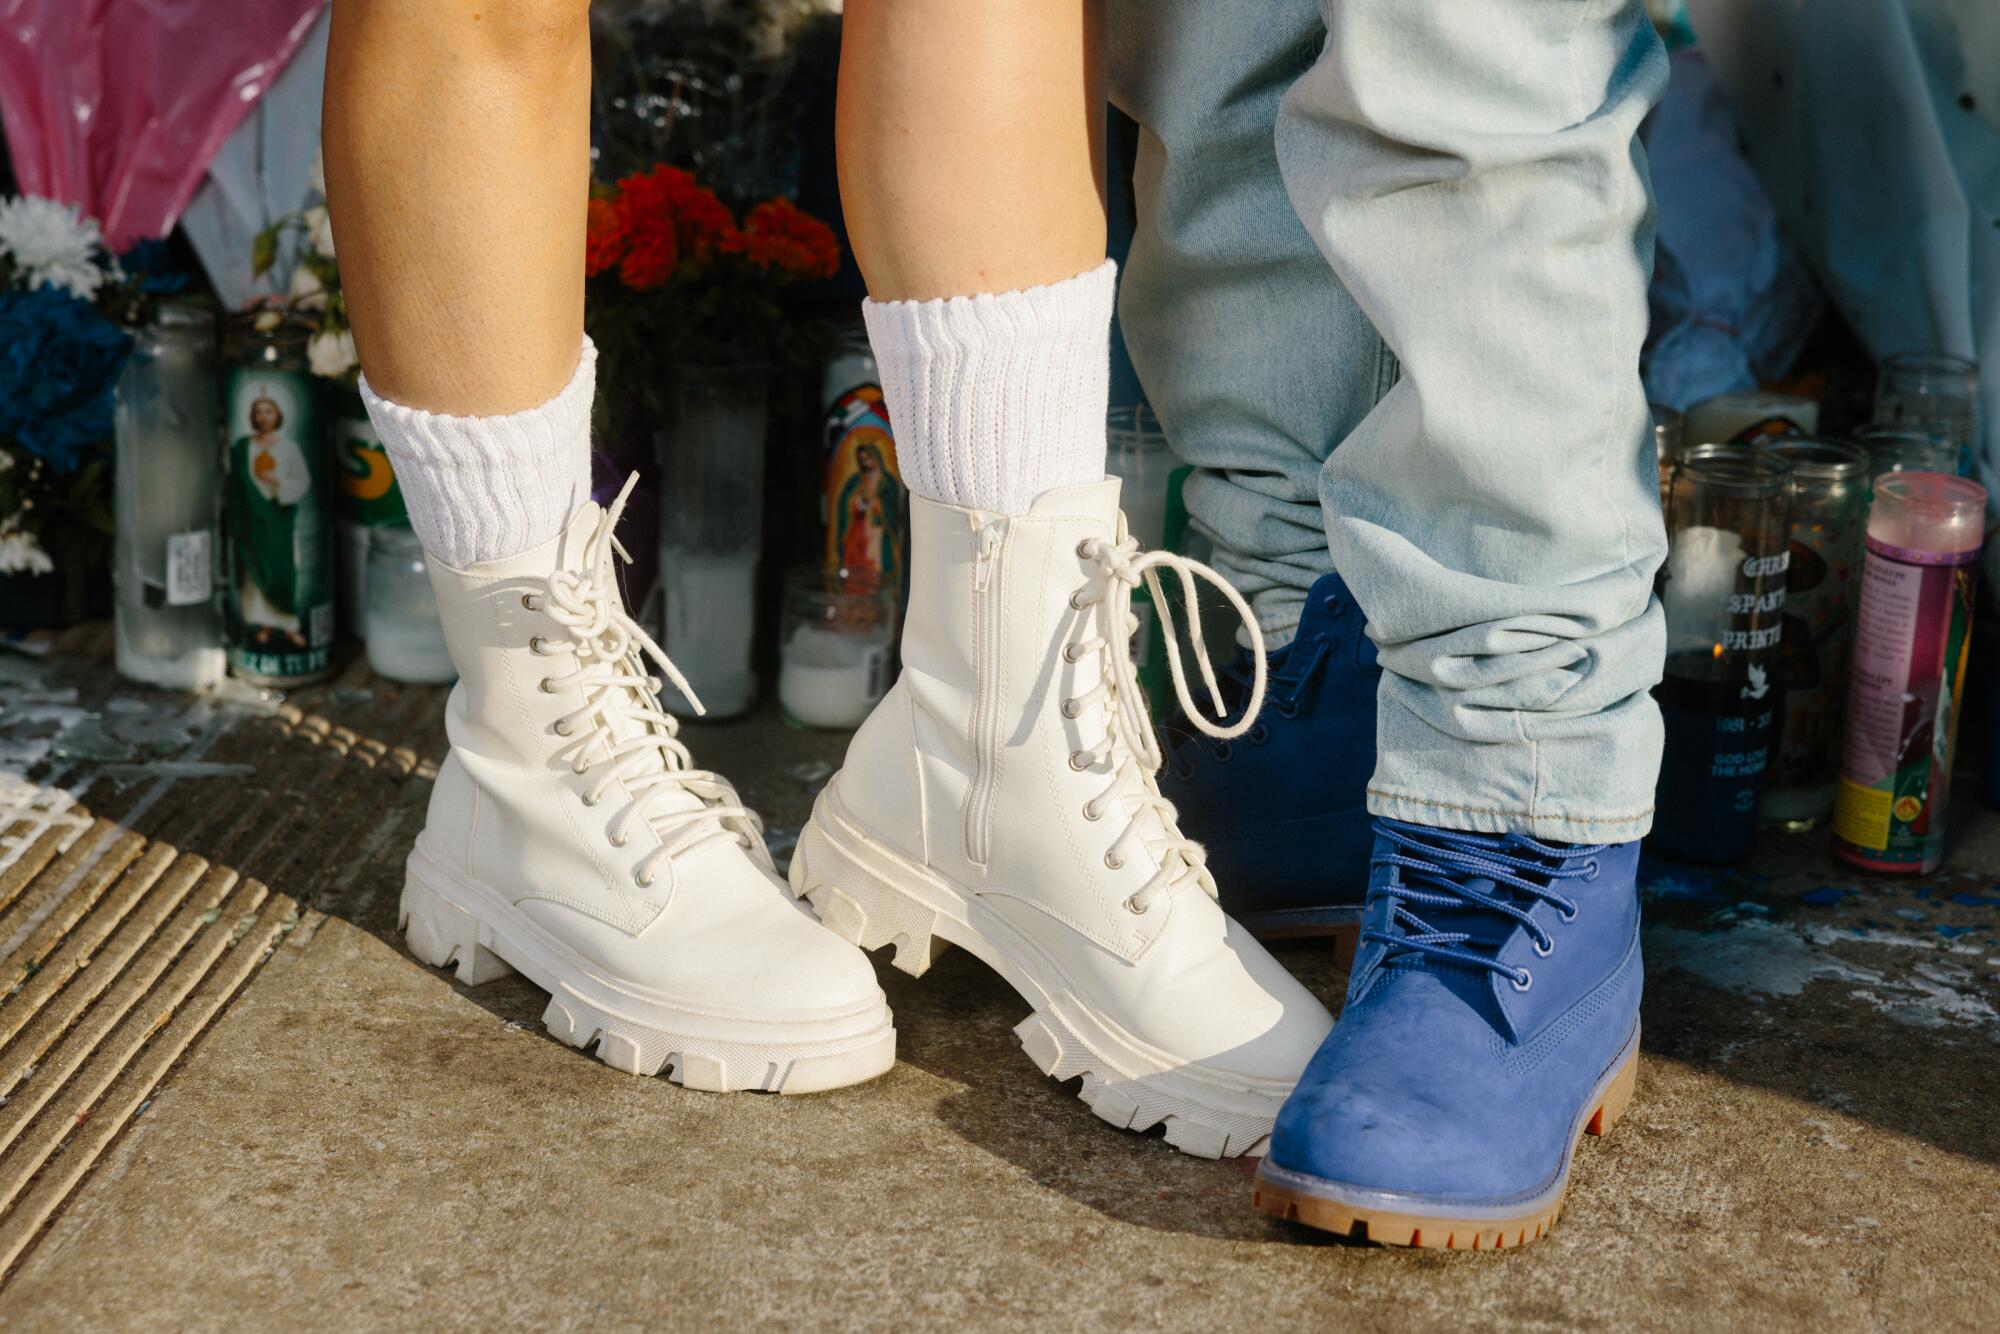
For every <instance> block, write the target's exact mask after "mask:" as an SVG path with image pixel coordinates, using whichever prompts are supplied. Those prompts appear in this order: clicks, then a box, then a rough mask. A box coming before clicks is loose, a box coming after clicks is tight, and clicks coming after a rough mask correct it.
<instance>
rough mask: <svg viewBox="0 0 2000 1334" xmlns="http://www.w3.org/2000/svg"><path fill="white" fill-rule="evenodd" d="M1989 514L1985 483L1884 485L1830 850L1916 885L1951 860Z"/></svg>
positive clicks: (1926, 475)
mask: <svg viewBox="0 0 2000 1334" xmlns="http://www.w3.org/2000/svg"><path fill="white" fill-rule="evenodd" d="M1985 513H1986V488H1984V487H1982V486H1980V485H1979V484H1978V483H1977V482H1971V481H1967V480H1965V479H1964V478H1960V477H1953V476H1949V475H1947V474H1944V473H1935V472H1902V473H1894V474H1891V475H1888V476H1884V477H1879V478H1877V479H1876V482H1875V500H1874V503H1873V505H1872V507H1871V508H1870V510H1869V513H1868V543H1867V556H1866V558H1865V562H1864V564H1863V567H1862V576H1861V609H1860V617H1859V621H1858V624H1857V627H1856V632H1855V641H1854V667H1853V672H1852V675H1851V677H1850V681H1849V686H1848V696H1847V737H1846V741H1845V744H1844V746H1843V747H1842V752H1841V770H1840V788H1839V792H1838V794H1837V797H1836V801H1835V805H1834V812H1833V836H1834V843H1833V846H1834V851H1835V852H1836V853H1838V854H1839V855H1840V856H1841V857H1843V858H1845V859H1846V860H1848V861H1850V862H1853V863H1855V864H1856V865H1858V866H1865V867H1867V868H1868V869H1870V870H1874V871H1886V872H1891V873H1901V874H1906V875H1918V874H1927V873H1929V872H1931V871H1933V870H1935V869H1937V865H1938V863H1939V862H1940V861H1942V860H1943V858H1944V817H1945V807H1946V801H1947V798H1948V797H1949V795H1950V794H1949V788H1950V780H1951V768H1952V751H1953V744H1954V740H1955V737H1956V735H1957V732H1958V705H1959V695H1960V691H1961V688H1962V687H1963V685H1964V681H1965V647H1966V641H1967V639H1968V638H1969V636H1970V634H1971V630H1972V604H1973V593H1974V584H1975V582H1976V579H1975V572H1976V570H1977V568H1978V567H1977V564H1976V562H1977V561H1978V559H1979V548H1980V544H1981V538H1982V536H1983V525H1984V521H1985Z"/></svg>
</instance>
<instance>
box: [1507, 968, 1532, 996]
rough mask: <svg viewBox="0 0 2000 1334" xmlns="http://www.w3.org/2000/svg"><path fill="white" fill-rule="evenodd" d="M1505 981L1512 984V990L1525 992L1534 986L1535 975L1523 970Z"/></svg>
mask: <svg viewBox="0 0 2000 1334" xmlns="http://www.w3.org/2000/svg"><path fill="white" fill-rule="evenodd" d="M1507 981H1508V982H1510V983H1511V984H1513V987H1514V990H1516V991H1526V990H1527V989H1528V988H1529V987H1532V986H1534V985H1535V975H1534V974H1533V973H1531V972H1529V971H1528V970H1527V969H1525V968H1523V969H1522V970H1521V971H1520V972H1519V973H1517V974H1515V975H1514V976H1512V977H1510V978H1508V979H1507Z"/></svg>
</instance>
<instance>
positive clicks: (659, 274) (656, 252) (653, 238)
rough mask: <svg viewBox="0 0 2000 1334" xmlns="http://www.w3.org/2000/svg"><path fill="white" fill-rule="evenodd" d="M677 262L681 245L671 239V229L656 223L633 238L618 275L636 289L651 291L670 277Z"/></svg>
mask: <svg viewBox="0 0 2000 1334" xmlns="http://www.w3.org/2000/svg"><path fill="white" fill-rule="evenodd" d="M679 262H680V246H679V245H678V244H676V243H675V241H674V229H673V228H672V227H668V226H665V225H660V224H656V225H653V226H649V227H646V228H644V229H643V230H642V231H641V232H640V233H639V234H638V235H636V236H634V237H633V238H632V240H631V243H630V245H629V246H627V248H626V251H625V259H624V262H623V263H622V264H620V265H619V266H618V277H619V279H620V280H621V281H622V282H623V283H624V284H625V285H626V286H627V287H629V288H631V289H632V290H633V291H635V292H645V291H650V290H651V289H653V288H655V287H658V286H660V285H661V284H662V283H664V282H666V281H667V279H669V278H671V277H673V276H674V268H675V266H676V265H678V264H679Z"/></svg>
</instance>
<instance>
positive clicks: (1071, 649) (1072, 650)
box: [1062, 644, 1081, 663]
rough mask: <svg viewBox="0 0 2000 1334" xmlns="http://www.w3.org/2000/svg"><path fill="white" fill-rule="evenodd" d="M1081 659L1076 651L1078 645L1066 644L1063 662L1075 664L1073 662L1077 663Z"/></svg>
mask: <svg viewBox="0 0 2000 1334" xmlns="http://www.w3.org/2000/svg"><path fill="white" fill-rule="evenodd" d="M1080 657H1081V655H1080V654H1078V653H1077V651H1076V645H1074V644H1064V645H1063V651H1062V660H1063V661H1064V662H1070V663H1073V662H1076V661H1078V660H1079V658H1080Z"/></svg>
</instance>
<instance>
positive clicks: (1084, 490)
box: [791, 479, 1332, 1157]
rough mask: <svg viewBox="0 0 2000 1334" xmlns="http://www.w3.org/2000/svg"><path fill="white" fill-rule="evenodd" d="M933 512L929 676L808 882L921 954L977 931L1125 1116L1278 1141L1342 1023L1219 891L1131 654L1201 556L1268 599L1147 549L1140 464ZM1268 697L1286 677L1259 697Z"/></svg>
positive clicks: (1224, 1146) (854, 931)
mask: <svg viewBox="0 0 2000 1334" xmlns="http://www.w3.org/2000/svg"><path fill="white" fill-rule="evenodd" d="M910 531H911V539H912V555H911V560H910V570H911V575H912V582H911V587H910V615H909V620H908V623H907V627H906V629H905V630H904V634H903V675H902V678H901V679H900V680H899V681H898V682H897V683H896V685H895V687H894V688H893V689H892V690H891V691H890V692H889V694H888V695H887V696H886V697H884V699H883V700H882V702H881V703H880V704H879V705H877V706H876V709H875V712H874V713H873V714H872V715H871V716H870V717H869V719H868V721H867V722H866V723H865V724H863V725H862V728H861V730H860V732H859V733H858V734H856V736H855V738H854V741H853V743H852V745H851V746H850V747H849V749H848V752H847V764H846V767H845V768H843V769H842V770H841V772H840V773H839V774H838V775H836V776H835V778H834V779H833V781H832V782H831V783H829V784H828V785H827V787H826V790H825V791H824V792H822V793H821V795H820V798H819V801H818V803H817V805H816V806H815V807H814V810H813V817H812V821H811V823H810V824H809V825H807V827H806V829H805V830H804V831H803V834H802V836H801V837H800V839H799V846H798V851H797V853H796V854H795V855H794V857H793V860H792V868H791V880H792V888H793V889H794V891H795V892H797V893H799V894H801V895H803V896H804V897H805V898H806V899H808V900H809V901H810V902H811V903H812V905H813V907H814V909H815V910H816V911H817V912H818V913H819V915H820V919H821V920H822V921H824V922H825V923H826V924H827V925H828V926H830V927H832V928H833V929H834V930H835V931H837V932H839V933H840V934H841V935H843V936H845V937H847V938H848V939H849V940H852V941H854V942H856V943H857V944H859V945H860V946H861V947H862V948H863V949H870V950H872V949H879V948H880V947H882V946H883V945H887V944H890V943H892V942H893V943H894V944H895V946H896V956H895V962H896V966H897V967H899V968H901V969H903V971H905V972H907V973H911V974H915V975H921V974H922V973H923V972H924V971H925V969H927V968H928V967H929V966H930V964H931V961H932V959H933V958H934V957H935V955H936V952H937V951H938V950H939V949H940V948H941V947H942V945H943V943H945V942H949V943H951V944H954V945H961V946H963V947H965V948H966V949H968V950H970V951H972V953H973V954H975V955H977V956H978V957H979V958H980V959H982V960H984V961H985V962H986V963H987V964H988V965H990V966H991V967H992V968H994V969H995V970H997V971H998V972H999V973H1000V975H1001V976H1002V977H1004V978H1006V979H1007V981H1008V982H1009V983H1010V984H1012V986H1013V987H1014V989H1015V990H1016V991H1018V992H1020V993H1021V995H1022V996H1023V997H1024V998H1025V999H1026V1000H1027V1001H1028V1003H1029V1004H1030V1005H1032V1006H1033V1007H1034V1013H1033V1014H1031V1015H1029V1016H1028V1018H1027V1019H1026V1020H1025V1021H1023V1022H1022V1023H1021V1025H1020V1026H1019V1027H1018V1028H1016V1029H1015V1032H1016V1033H1017V1034H1018V1035H1019V1036H1020V1038H1021V1042H1022V1045H1023V1046H1024V1047H1026V1048H1027V1051H1028V1055H1029V1056H1030V1057H1031V1058H1033V1060H1034V1062H1035V1064H1036V1065H1038V1066H1040V1067H1041V1069H1042V1070H1043V1072H1044V1073H1046V1074H1049V1075H1052V1076H1054V1077H1055V1078H1057V1079H1063V1080H1066V1079H1071V1078H1074V1077H1076V1076H1078V1075H1081V1076H1083V1085H1082V1096H1083V1099H1084V1101H1086V1102H1088V1103H1089V1104H1090V1105H1091V1107H1092V1109H1093V1110H1095V1111H1096V1113H1097V1114H1098V1115H1099V1116H1101V1117H1103V1118H1104V1119H1105V1120H1107V1121H1109V1122H1111V1123H1112V1124H1113V1125H1117V1126H1123V1127H1130V1128H1131V1129H1134V1130H1145V1129H1148V1128H1150V1127H1152V1126H1154V1125H1158V1124H1160V1123H1161V1122H1164V1123H1165V1132H1166V1138H1167V1141H1168V1143H1170V1144H1173V1145H1175V1146H1176V1147H1178V1148H1180V1149H1183V1150H1185V1151H1186V1152H1189V1153H1194V1154H1200V1155H1202V1156H1205V1157H1221V1156H1233V1155H1236V1154H1242V1153H1257V1152H1261V1151H1262V1148H1263V1143H1264V1140H1265V1137H1266V1136H1267V1135H1268V1134H1269V1132H1270V1129H1271V1122H1272V1119H1273V1118H1274V1117H1275V1116H1276V1115H1277V1111H1278V1107H1279V1105H1280V1104H1281V1103H1283V1102H1284V1100H1285V1096H1286V1095H1287V1094H1288V1093H1290V1092H1291V1090H1292V1085H1293V1083H1294V1082H1295V1081H1296V1080H1297V1079H1298V1077H1299V1074H1300V1072H1301V1071H1303V1070H1304V1069H1305V1066H1306V1062H1307V1060H1309V1059H1310V1058H1311V1056H1312V1054H1313V1052H1314V1050H1315V1049H1316V1048H1317V1047H1318V1046H1319V1044H1320V1040H1321V1039H1322V1038H1324V1037H1325V1036H1326V1034H1327V1030H1328V1029H1329V1028H1330V1027H1331V1025H1332V1020H1331V1019H1330V1018H1329V1017H1328V1015H1327V1012H1326V1010H1325V1009H1324V1008H1323V1007H1322V1006H1321V1005H1320V1003H1319V1002H1318V1001H1317V1000H1315V999H1313V997H1312V996H1311V995H1310V994H1309V993H1308V992H1307V991H1306V990H1305V988H1304V987H1302V986H1300V985H1299V984H1298V983H1297V982H1296V981H1294V980H1293V979H1292V977H1291V975H1290V974H1288V973H1287V972H1286V971H1285V970H1284V969H1283V968H1282V967H1280V966H1279V965H1278V963H1277V961H1276V960H1274V959H1272V958H1271V956H1270V955H1269V954H1267V953H1266V952H1265V951H1264V949H1263V947H1262V946H1260V945H1258V944H1257V942H1256V941H1254V940H1252V939H1251V938H1250V936H1249V935H1248V933H1246V932H1245V931H1244V930H1243V929H1242V928H1241V927H1240V926H1238V925H1237V924H1236V923H1234V922H1232V921H1231V920H1230V919H1229V918H1228V917H1227V916H1225V915H1224V914H1223V911H1222V909H1221V908H1220V907H1219V906H1217V904H1216V901H1215V886H1214V883H1213V881H1211V880H1210V879H1209V877H1208V874H1207V872H1206V871H1205V870H1204V869H1203V854H1202V850H1201V848H1200V846H1199V845H1197V844H1195V843H1192V842H1190V841H1188V840H1187V839H1185V838H1183V837H1182V836H1181V835H1180V833H1179V831H1178V830H1177V829H1176V828H1175V825H1174V810H1173V807H1172V806H1171V805H1170V804H1169V803H1168V802H1167V801H1166V799H1165V798H1163V797H1161V796H1160V793H1159V789H1158V788H1157V787H1156V786H1155V785H1154V781H1153V772H1154V770H1155V769H1156V768H1157V767H1158V765H1159V750H1158V747H1157V744H1156V743H1155V741H1154V739H1153V734H1152V730H1151V728H1150V727H1149V726H1148V724H1147V721H1146V709H1145V703H1144V700H1143V699H1142V698H1141V696H1140V694H1139V687H1138V683H1137V681H1136V679H1135V677H1134V674H1133V667H1132V661H1131V652H1130V631H1131V629H1132V626H1133V617H1132V614H1131V610H1130V600H1131V593H1132V590H1133V589H1134V588H1135V587H1136V586H1137V585H1138V584H1139V583H1140V582H1141V580H1142V579H1143V580H1144V582H1145V583H1146V584H1147V585H1148V586H1149V588H1151V590H1152V592H1153V594H1154V599H1155V602H1156V603H1157V602H1159V590H1158V587H1157V573H1158V571H1159V570H1161V569H1171V570H1173V571H1174V572H1175V573H1177V574H1178V576H1179V578H1180V582H1181V585H1182V587H1183V589H1184V590H1185V591H1186V592H1187V593H1188V595H1189V596H1188V604H1189V605H1190V606H1191V605H1192V604H1193V600H1192V590H1193V578H1192V576H1193V575H1197V574H1198V575H1200V576H1201V577H1202V578H1204V579H1207V580H1209V581H1210V582H1212V583H1214V584H1215V585H1216V586H1218V587H1219V588H1221V589H1222V590H1223V591H1224V593H1225V594H1226V595H1227V597H1228V598H1229V600H1230V602H1231V604H1232V605H1233V606H1235V607H1236V609H1237V610H1238V612H1239V613H1240V614H1241V615H1243V616H1244V618H1245V621H1246V624H1249V625H1250V626H1251V633H1252V635H1253V637H1254V636H1255V622H1254V621H1253V620H1251V619H1250V612H1249V608H1248V607H1247V606H1245V605H1244V603H1243V600H1242V598H1241V597H1239V596H1238V595H1237V593H1236V591H1235V590H1234V589H1232V588H1230V587H1229V586H1228V585H1227V584H1226V583H1224V582H1223V580H1222V578H1221V576H1219V575H1217V574H1215V573H1214V572H1213V571H1212V570H1209V569H1208V568H1207V567H1206V566H1202V565H1198V564H1196V563H1195V562H1193V561H1189V560H1186V559H1184V558H1182V557H1179V556H1174V555H1169V554H1165V553H1160V552H1154V553H1149V554H1146V555H1143V556H1142V555H1141V554H1140V553H1139V549H1138V544H1137V543H1136V542H1135V541H1133V540H1132V539H1130V538H1129V537H1127V536H1126V533H1125V528H1124V521H1123V518H1122V516H1121V515H1120V514H1119V512H1118V482H1117V480H1116V479H1107V480H1105V481H1103V482H1099V483H1095V484H1092V485H1088V486H1079V487H1069V488H1064V489H1060V490H1055V491H1050V492H1048V493H1046V494H1044V495H1043V496H1042V497H1041V498H1040V499H1039V500H1038V501H1037V502H1036V503H1035V505H1034V507H1033V508H1032V509H1031V510H1030V512H1029V513H1028V514H1026V515H1025V516H1021V517H1016V518H1008V517H1006V516H1003V515H1000V514H992V513H986V512H983V511H978V510H970V509H961V508H958V507H956V506H952V505H944V504H939V503H936V502H933V501H929V500H925V499H922V498H920V497H913V498H912V500H911V530H910ZM1161 614H1162V615H1167V614H1168V613H1167V611H1166V609H1165V608H1164V606H1162V608H1161ZM1168 628H1169V630H1170V631H1171V629H1172V627H1171V625H1169V627H1168ZM1191 637H1192V642H1193V645H1194V648H1195V652H1196V657H1197V660H1198V661H1199V663H1200V665H1201V668H1202V674H1203V677H1204V678H1205V679H1206V680H1207V681H1208V682H1209V683H1210V686H1211V691H1212V688H1213V674H1212V672H1211V671H1210V669H1209V666H1208V661H1207V654H1206V651H1205V650H1204V649H1203V648H1202V645H1201V641H1200V638H1199V631H1198V630H1196V631H1194V632H1193V634H1192V636H1191ZM1172 640H1173V636H1172V635H1171V633H1170V634H1169V635H1168V641H1169V644H1170V645H1171V643H1172ZM1175 652H1176V653H1177V650H1176V651H1175ZM1257 661H1258V662H1259V663H1261V662H1262V661H1263V655H1262V654H1261V653H1259V654H1258V655H1257ZM1172 667H1173V672H1174V681H1175V687H1176V689H1177V690H1178V691H1179V692H1180V695H1181V699H1182V702H1183V704H1185V705H1187V713H1188V715H1189V717H1190V718H1191V719H1194V720H1195V721H1196V725H1198V726H1201V727H1202V728H1204V730H1208V731H1211V732H1213V733H1214V734H1216V735H1218V736H1233V735H1236V734H1238V733H1239V732H1240V731H1241V730H1243V729H1244V728H1247V727H1248V726H1249V725H1250V719H1249V718H1248V717H1246V718H1244V719H1242V720H1240V721H1239V722H1238V723H1237V724H1236V725H1235V726H1234V727H1230V728H1223V727H1220V726H1218V725H1216V724H1212V723H1209V722H1207V721H1206V720H1205V719H1203V718H1202V717H1201V714H1200V710H1199V709H1197V708H1195V707H1194V705H1193V704H1192V703H1191V702H1190V701H1189V699H1188V689H1187V683H1186V680H1185V678H1184V677H1183V675H1182V673H1181V669H1180V663H1179V659H1178V656H1176V657H1174V658H1173V659H1172ZM1262 695H1263V679H1262V677H1261V675H1260V676H1259V678H1258V680H1257V682H1256V689H1255V691H1254V696H1255V697H1254V698H1253V699H1252V701H1251V703H1250V713H1251V714H1254V713H1255V711H1256V708H1257V705H1258V703H1259V702H1260V701H1261V698H1262ZM1218 707H1220V706H1219V704H1218Z"/></svg>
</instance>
